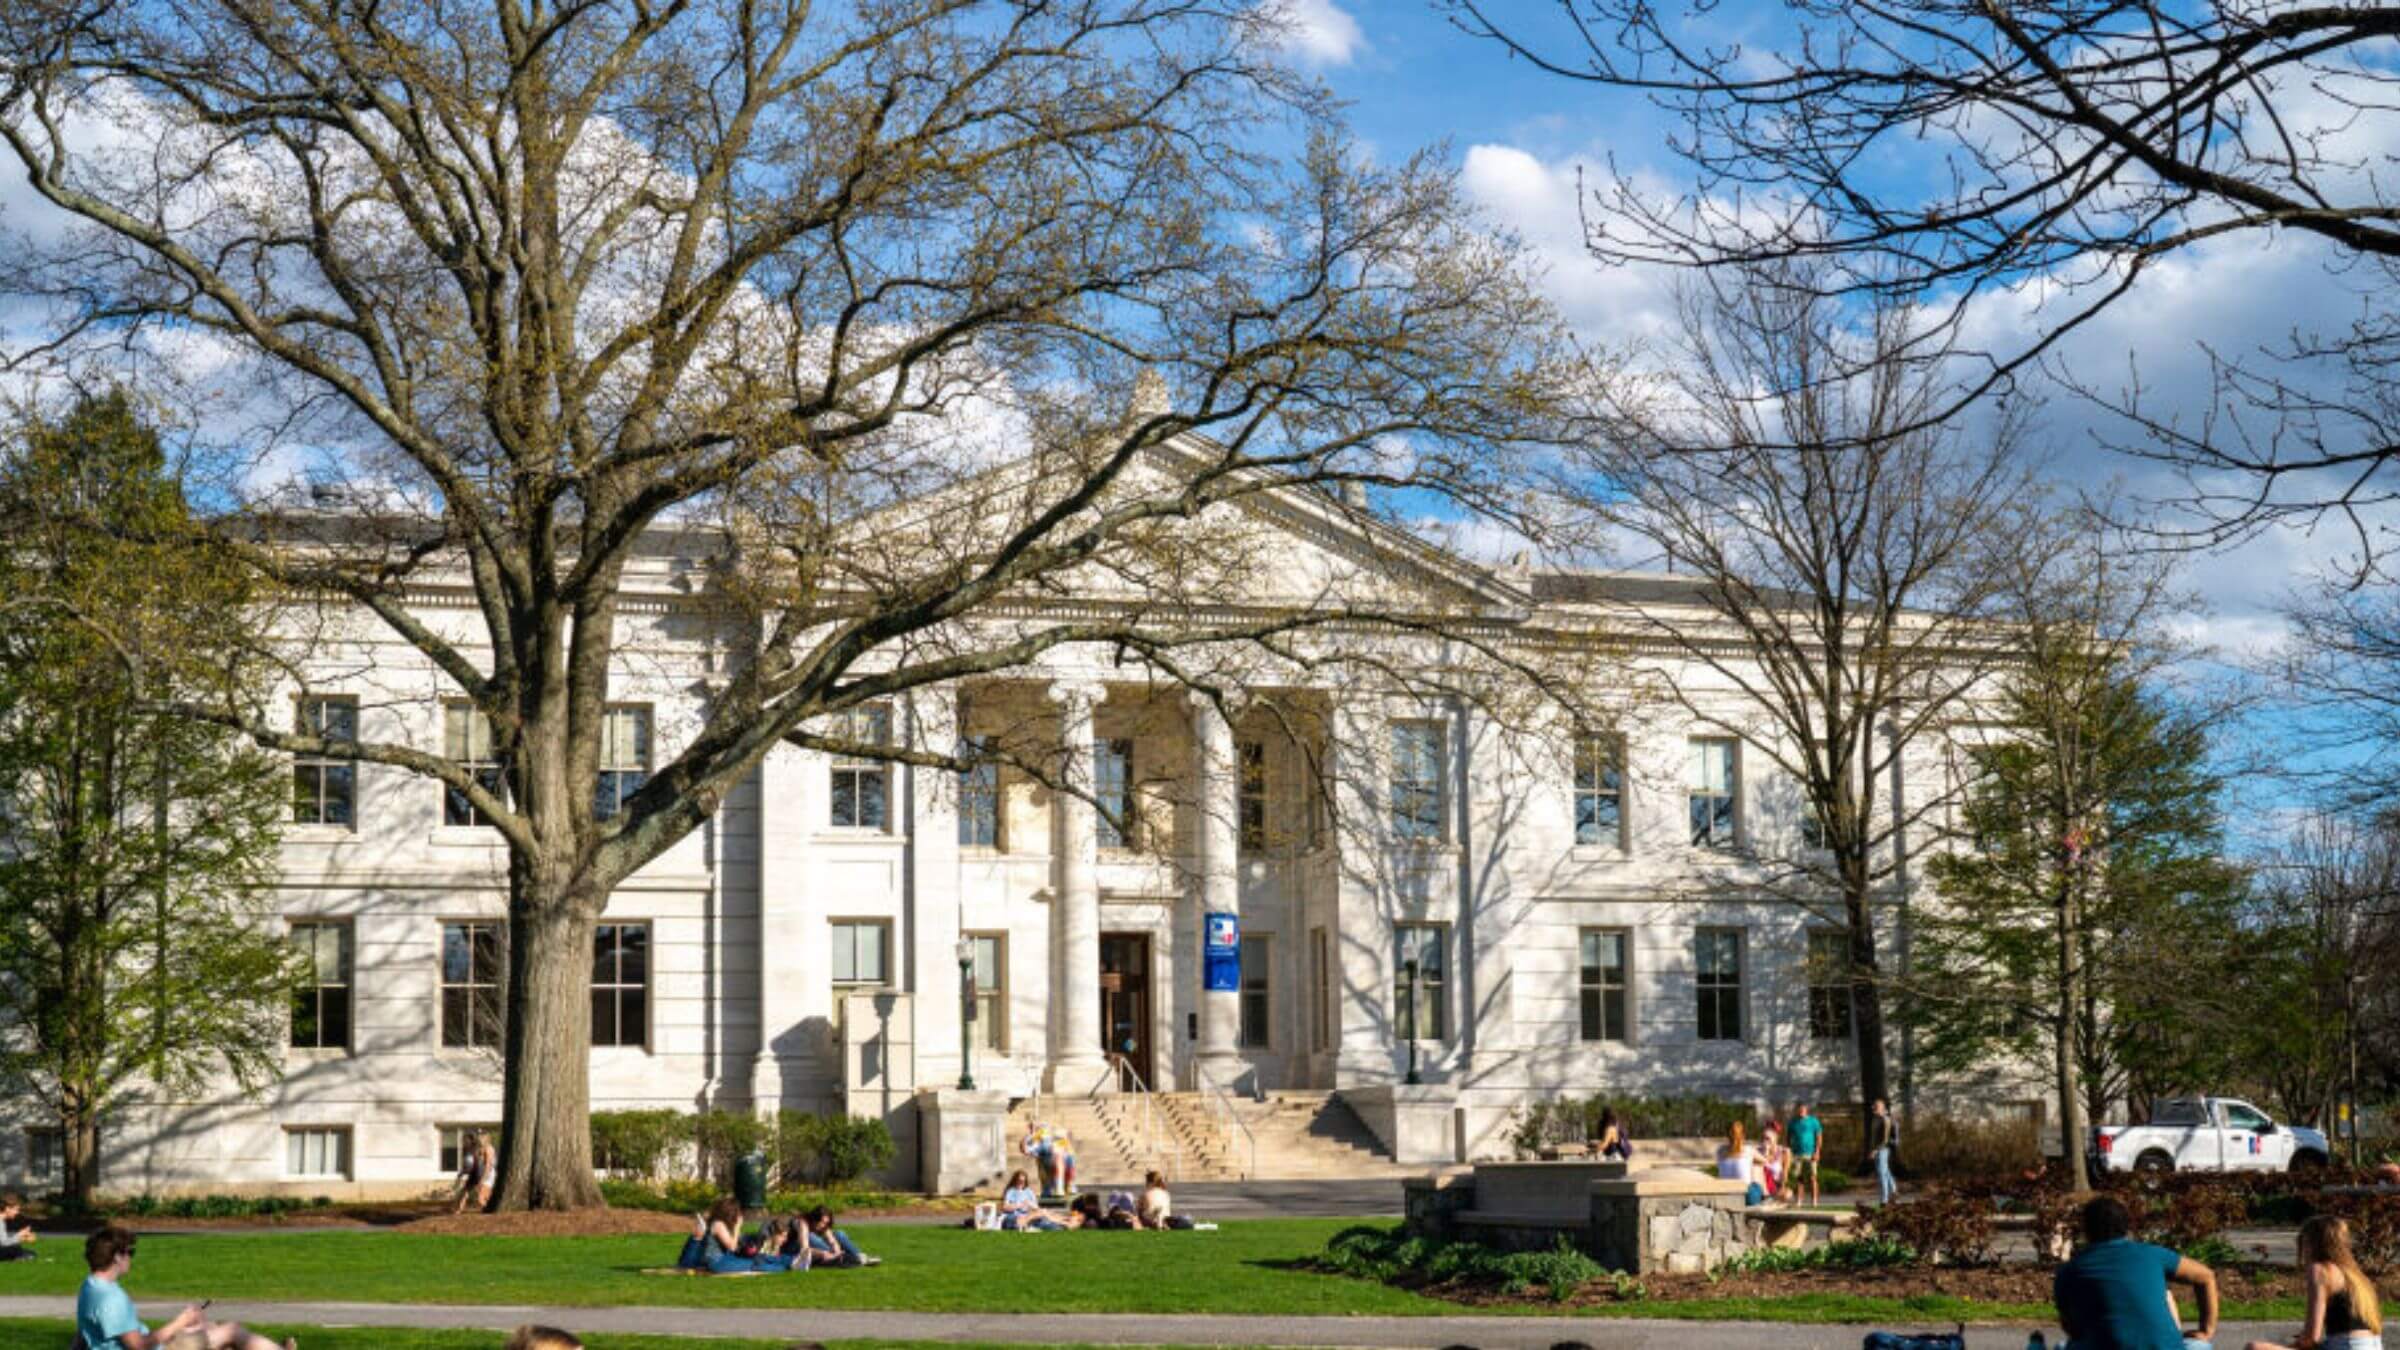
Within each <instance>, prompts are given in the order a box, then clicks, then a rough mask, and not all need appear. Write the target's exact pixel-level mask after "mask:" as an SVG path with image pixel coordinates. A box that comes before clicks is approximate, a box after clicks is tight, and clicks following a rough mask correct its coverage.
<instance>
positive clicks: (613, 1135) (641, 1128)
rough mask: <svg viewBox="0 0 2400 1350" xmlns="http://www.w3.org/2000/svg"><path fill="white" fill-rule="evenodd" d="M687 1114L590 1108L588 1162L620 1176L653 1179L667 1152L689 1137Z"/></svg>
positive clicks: (663, 1165)
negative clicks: (590, 1139)
mask: <svg viewBox="0 0 2400 1350" xmlns="http://www.w3.org/2000/svg"><path fill="white" fill-rule="evenodd" d="M691 1137H692V1135H691V1118H690V1117H688V1116H686V1115H684V1114H683V1113H682V1112H681V1111H670V1110H663V1109H661V1110H652V1111H594V1112H592V1165H593V1166H594V1167H597V1168H599V1169H600V1170H601V1171H604V1172H615V1173H617V1174H618V1175H620V1176H624V1177H631V1178H639V1179H650V1180H654V1179H657V1178H659V1177H661V1176H663V1175H664V1174H665V1171H666V1165H667V1162H668V1159H669V1157H670V1155H672V1154H673V1153H674V1152H675V1151H676V1149H677V1148H678V1147H680V1146H681V1145H682V1144H684V1143H685V1142H687V1141H688V1140H690V1139H691Z"/></svg>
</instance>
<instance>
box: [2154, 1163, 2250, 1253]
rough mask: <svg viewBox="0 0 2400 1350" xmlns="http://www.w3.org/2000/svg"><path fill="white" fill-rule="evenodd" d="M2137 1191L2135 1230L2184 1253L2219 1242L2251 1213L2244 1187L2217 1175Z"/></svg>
mask: <svg viewBox="0 0 2400 1350" xmlns="http://www.w3.org/2000/svg"><path fill="white" fill-rule="evenodd" d="M2137 1194H2139V1198H2140V1200H2141V1203H2140V1204H2139V1205H2138V1206H2137V1207H2136V1208H2135V1210H2134V1218H2133V1226H2134V1232H2135V1233H2136V1234H2137V1235H2138V1236H2140V1237H2141V1238H2142V1239H2143V1240H2144V1241H2147V1242H2155V1243H2157V1244H2158V1245H2160V1246H2162V1247H2172V1248H2174V1249H2175V1250H2176V1251H2179V1252H2183V1253H2185V1254H2186V1255H2189V1254H2191V1253H2192V1251H2193V1250H2194V1249H2196V1248H2198V1247H2201V1246H2203V1245H2205V1244H2208V1243H2219V1244H2222V1242H2223V1240H2224V1236H2225V1232H2226V1230H2228V1229H2230V1228H2232V1227H2234V1226H2235V1225H2237V1224H2239V1223H2242V1222H2243V1221H2244V1220H2246V1219H2248V1218H2249V1216H2250V1196H2249V1194H2248V1193H2247V1192H2246V1190H2245V1189H2244V1188H2243V1187H2242V1186H2241V1185H2239V1184H2238V1183H2236V1184H2227V1183H2226V1182H2225V1181H2224V1180H2222V1179H2219V1178H2216V1177H2193V1178H2190V1179H2188V1180H2185V1181H2183V1182H2182V1184H2178V1185H2173V1186H2167V1187H2163V1188H2161V1189H2159V1190H2158V1191H2155V1192H2149V1193H2137Z"/></svg>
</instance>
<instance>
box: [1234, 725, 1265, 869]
mask: <svg viewBox="0 0 2400 1350" xmlns="http://www.w3.org/2000/svg"><path fill="white" fill-rule="evenodd" d="M1240 756H1241V763H1240V766H1239V767H1240V772H1241V783H1240V797H1239V802H1240V815H1239V817H1238V819H1239V820H1240V822H1241V847H1242V852H1244V853H1261V852H1264V851H1265V850H1266V847H1267V745H1266V742H1264V741H1244V742H1242V743H1241V747H1240Z"/></svg>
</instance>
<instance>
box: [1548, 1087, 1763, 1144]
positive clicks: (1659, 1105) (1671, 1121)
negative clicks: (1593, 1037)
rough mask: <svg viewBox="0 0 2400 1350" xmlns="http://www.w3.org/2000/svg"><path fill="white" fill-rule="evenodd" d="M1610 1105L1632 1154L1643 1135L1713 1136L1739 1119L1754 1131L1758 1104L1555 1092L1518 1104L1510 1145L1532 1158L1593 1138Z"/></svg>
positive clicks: (1706, 1099)
mask: <svg viewBox="0 0 2400 1350" xmlns="http://www.w3.org/2000/svg"><path fill="white" fill-rule="evenodd" d="M1611 1108H1614V1109H1615V1111H1616V1113H1617V1119H1618V1120H1619V1121H1620V1122H1621V1123H1622V1124H1623V1125H1624V1127H1625V1131H1626V1133H1627V1134H1629V1135H1631V1136H1632V1137H1633V1140H1634V1145H1635V1148H1636V1150H1637V1155H1636V1156H1639V1155H1638V1150H1639V1148H1640V1145H1641V1141H1642V1140H1644V1139H1677V1138H1693V1137H1707V1138H1715V1137H1717V1136H1720V1135H1722V1134H1724V1133H1725V1130H1726V1127H1728V1126H1729V1125H1731V1124H1732V1123H1733V1122H1734V1121H1737V1120H1738V1121H1740V1122H1742V1126H1743V1128H1744V1129H1747V1130H1749V1131H1750V1132H1751V1133H1752V1134H1756V1133H1757V1124H1758V1111H1757V1108H1755V1107H1752V1106H1750V1105H1748V1104H1747V1103H1743V1102H1731V1101H1726V1100H1725V1099H1723V1098H1721V1097H1709V1096H1702V1095H1693V1096H1679V1097H1621V1098H1614V1099H1612V1098H1609V1097H1607V1096H1605V1095H1601V1094H1594V1095H1592V1096H1590V1097H1556V1098H1551V1099H1549V1100H1547V1101H1538V1102H1529V1103H1527V1104H1526V1105H1524V1106H1521V1107H1518V1108H1517V1113H1516V1116H1515V1117H1514V1119H1513V1120H1512V1122H1511V1124H1510V1127H1509V1133H1508V1142H1509V1145H1510V1146H1511V1147H1512V1148H1514V1149H1515V1150H1516V1153H1517V1156H1518V1157H1521V1158H1530V1157H1533V1156H1535V1155H1536V1154H1538V1153H1539V1152H1540V1151H1541V1149H1542V1146H1543V1145H1545V1144H1549V1143H1552V1142H1555V1141H1559V1140H1573V1139H1591V1138H1594V1137H1596V1136H1597V1135H1598V1134H1599V1133H1600V1116H1601V1114H1602V1113H1603V1112H1605V1111H1607V1110H1609V1109H1611Z"/></svg>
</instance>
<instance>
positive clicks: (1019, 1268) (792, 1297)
mask: <svg viewBox="0 0 2400 1350" xmlns="http://www.w3.org/2000/svg"><path fill="white" fill-rule="evenodd" d="M1351 1223H1352V1221H1351V1220H1347V1219H1283V1220H1259V1221H1253V1222H1234V1223H1228V1224H1226V1225H1225V1227H1224V1228H1223V1229H1222V1230H1220V1231H1218V1232H1215V1233H1158V1234H1149V1233H1090V1234H1086V1233H1039V1234H1014V1233H977V1232H971V1231H968V1230H966V1229H961V1228H948V1227H934V1226H928V1225H922V1224H884V1225H879V1224H872V1223H861V1224H858V1225H856V1226H855V1227H854V1228H853V1229H852V1231H853V1232H854V1233H855V1234H856V1235H857V1236H858V1238H859V1240H860V1242H861V1244H862V1245H864V1246H865V1247H866V1248H867V1250H869V1251H871V1252H874V1253H876V1254H877V1255H880V1256H882V1257H883V1258H884V1259H885V1264H884V1265H881V1266H875V1267H870V1268H868V1269H864V1270H834V1271H812V1272H809V1273H807V1274H796V1275H767V1276H759V1277H754V1278H750V1279H738V1280H712V1279H706V1278H693V1279H681V1278H672V1277H664V1276H649V1275H643V1274H640V1273H639V1272H640V1271H641V1269H642V1268H644V1267H647V1266H664V1265H670V1264H672V1263H673V1261H674V1259H675V1253H676V1248H677V1246H678V1241H679V1240H678V1239H676V1238H674V1237H672V1236H665V1235H662V1236H655V1237H578V1238H502V1237H436V1236H425V1235H418V1234H413V1233H388V1232H329V1233H274V1232H269V1233H211V1234H189V1235H178V1234H153V1235H150V1236H146V1237H144V1238H143V1239H142V1246H141V1255H140V1256H139V1258H138V1259H137V1260H136V1261H135V1264H134V1271H133V1274H132V1276H131V1278H130V1279H129V1280H128V1284H129V1285H130V1286H131V1287H132V1289H133V1291H134V1293H135V1294H136V1296H138V1297H141V1298H153V1299H162V1300H164V1299H175V1298H201V1297H210V1298H214V1299H216V1300H217V1301H218V1302H219V1303H220V1304H221V1305H225V1306H227V1307H229V1308H230V1307H233V1306H235V1305H238V1304H240V1303H244V1302H251V1303H256V1302H269V1301H272V1302H298V1303H308V1302H359V1303H426V1304H430V1303H454V1304H538V1305H546V1306H554V1307H609V1306H660V1307H691V1308H795V1309H800V1308H846V1309H868V1310H874V1309H902V1310H906V1311H910V1312H931V1313H940V1312H956V1313H1036V1314H1053V1315H1055V1314H1060V1313H1134V1314H1143V1313H1149V1314H1160V1313H1192V1314H1202V1315H1206V1314H1212V1313H1213V1314H1252V1315H1267V1316H1303V1317H1304V1316H1366V1315H1378V1316H1402V1317H1408V1316H1417V1317H1422V1316H1432V1315H1439V1314H1459V1313H1473V1312H1477V1311H1484V1312H1493V1311H1505V1312H1509V1313H1512V1314H1539V1313H1547V1312H1551V1311H1553V1309H1551V1308H1550V1307H1549V1306H1548V1305H1546V1304H1527V1305H1524V1306H1511V1307H1508V1308H1506V1309H1489V1308H1487V1309H1473V1308H1466V1307H1462V1306H1461V1305H1458V1304H1454V1303H1449V1302H1445V1301H1443V1300H1440V1299H1435V1298H1431V1297H1427V1296H1425V1295H1423V1294H1418V1293H1413V1292H1410V1291H1407V1290H1403V1289H1395V1288H1392V1287H1390V1286H1387V1285H1382V1284H1377V1283H1372V1282H1369V1281H1366V1280H1354V1279H1347V1278H1342V1277H1337V1276H1331V1275H1323V1274H1318V1273H1316V1272H1315V1271H1313V1270H1309V1269H1306V1268H1304V1266H1303V1263H1304V1262H1305V1261H1307V1260H1308V1259H1309V1258H1313V1257H1315V1256H1317V1255H1319V1254H1320V1253H1322V1252H1323V1251H1324V1250H1325V1243H1326V1240H1327V1239H1328V1238H1330V1237H1332V1236H1333V1235H1334V1234H1335V1233H1337V1232H1340V1231H1341V1230H1342V1229H1343V1228H1346V1227H1349V1226H1350V1225H1351ZM71 1246H72V1244H68V1243H59V1244H57V1245H56V1248H55V1249H46V1250H45V1251H44V1252H43V1254H42V1257H41V1259H39V1260H36V1261H22V1262H16V1263H11V1264H5V1265H0V1295H30V1296H36V1297H55V1298H57V1299H58V1300H59V1301H60V1309H61V1311H65V1310H66V1308H67V1306H68V1301H69V1300H71V1299H72V1298H73V1297H74V1294H75V1289H76V1286H77V1285H78V1284H79V1283H80V1282H81V1280H82V1278H83V1270H82V1263H81V1262H80V1261H79V1260H77V1259H75V1258H76V1256H78V1255H79V1253H77V1252H75V1251H72V1250H70V1248H71ZM1560 1311H1564V1312H1566V1313H1568V1314H1570V1315H1572V1314H1584V1315H1597V1316H1613V1317H1658V1318H1674V1319H1679V1320H1692V1321H1733V1320H1741V1321H1770V1322H1829V1323H1853V1322H1861V1323H1863V1322H1897V1321H1931V1322H1942V1321H1968V1322H2008V1321H2043V1320H2047V1319H2049V1318H2050V1317H2051V1313H2050V1311H2049V1309H2047V1308H2046V1307H2042V1306H2039V1305H2025V1306H2017V1305H2005V1304H1988V1303H1976V1302H1972V1301H1969V1300H1963V1299H1955V1298H1949V1297H1945V1296H1923V1297H1919V1298H1913V1299H1891V1298H1860V1297H1853V1296H1849V1295H1841V1294H1808V1295H1798V1296H1792V1297H1784V1298H1765V1299H1717V1300H1693V1301H1687V1302H1668V1301H1660V1300H1650V1299H1644V1300H1638V1301H1635V1302H1629V1303H1621V1304H1610V1305H1605V1306H1602V1307H1599V1308H1592V1309H1565V1310H1560ZM2299 1315H2300V1308H2299V1304H2298V1301H2297V1300H2291V1299H2285V1300H2278V1301H2270V1302H2266V1303H2253V1304H2236V1305H2234V1306H2232V1307H2230V1308H2229V1309H2228V1310H2227V1316H2229V1317H2238V1318H2244V1319H2257V1320H2275V1319H2296V1318H2297V1317H2299ZM327 1334H328V1335H329V1336H333V1337H335V1338H334V1339H327V1340H319V1339H316V1338H315V1337H312V1338H311V1340H310V1342H309V1344H310V1346H311V1350H315V1348H316V1347H317V1346H319V1345H323V1346H329V1347H334V1348H335V1350H347V1348H348V1347H350V1346H352V1345H357V1346H359V1347H361V1350H363V1347H364V1346H365V1345H366V1344H367V1343H368V1342H366V1341H351V1340H344V1339H339V1337H340V1336H341V1335H346V1334H348V1333H327ZM369 1334H370V1335H371V1336H373V1337H385V1338H390V1337H392V1336H393V1333H388V1332H374V1333H369ZM427 1334H431V1333H427ZM63 1339H64V1338H63V1337H62V1338H61V1340H62V1343H63ZM0 1342H13V1343H22V1342H14V1340H13V1338H6V1337H0ZM491 1343H492V1342H491V1339H490V1338H489V1337H488V1336H484V1337H482V1338H481V1339H473V1338H471V1339H470V1340H468V1341H464V1342H453V1341H444V1340H439V1339H435V1340H426V1341H423V1342H422V1345H423V1346H424V1347H425V1350H437V1348H438V1350H450V1347H452V1346H453V1345H454V1344H455V1345H460V1346H464V1345H470V1344H472V1345H477V1346H484V1347H488V1346H489V1345H490V1344H491ZM373 1344H375V1345H377V1346H385V1345H392V1346H403V1345H404V1346H409V1347H411V1348H412V1350H413V1348H414V1347H415V1346H416V1345H418V1344H419V1343H418V1342H410V1341H403V1340H399V1339H376V1340H374V1341H373ZM599 1344H605V1345H607V1346H612V1347H614V1346H623V1347H626V1350H635V1348H636V1347H639V1348H640V1350H648V1343H647V1342H643V1341H641V1340H640V1339H639V1338H633V1339H623V1338H620V1339H615V1340H608V1341H605V1342H599ZM660 1344H661V1346H662V1348H663V1347H665V1346H671V1345H674V1344H675V1343H674V1342H672V1341H668V1342H661V1343H660ZM713 1344H717V1345H731V1344H733V1343H732V1342H713ZM778 1350H781V1348H780V1347H778Z"/></svg>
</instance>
